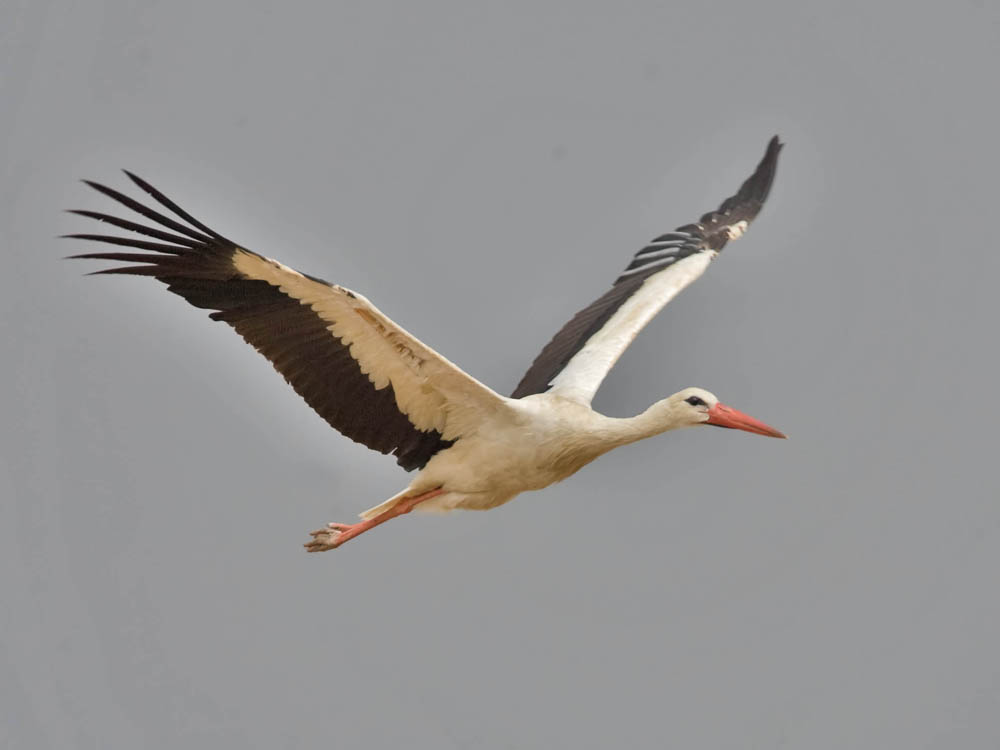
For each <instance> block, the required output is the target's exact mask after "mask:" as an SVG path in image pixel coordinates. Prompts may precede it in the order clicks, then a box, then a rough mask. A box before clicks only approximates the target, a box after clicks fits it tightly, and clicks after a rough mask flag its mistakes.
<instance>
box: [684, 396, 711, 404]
mask: <svg viewBox="0 0 1000 750" xmlns="http://www.w3.org/2000/svg"><path fill="white" fill-rule="evenodd" d="M684 400H685V401H687V402H688V403H689V404H691V406H708V404H706V403H705V402H704V401H702V400H701V399H700V398H698V397H697V396H688V397H687V398H686V399H684Z"/></svg>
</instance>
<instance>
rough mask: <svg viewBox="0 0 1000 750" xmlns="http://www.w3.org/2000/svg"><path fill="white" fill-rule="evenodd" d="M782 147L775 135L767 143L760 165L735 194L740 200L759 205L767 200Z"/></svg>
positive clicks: (782, 144)
mask: <svg viewBox="0 0 1000 750" xmlns="http://www.w3.org/2000/svg"><path fill="white" fill-rule="evenodd" d="M784 147H785V144H784V143H782V142H781V139H780V138H779V137H778V136H777V135H775V136H773V137H772V138H771V140H770V141H768V143H767V149H766V150H765V151H764V156H763V157H762V158H761V160H760V163H759V164H758V165H757V168H756V169H755V170H754V172H753V174H752V175H750V177H749V178H748V179H747V181H746V182H744V183H743V186H742V187H741V188H740V191H739V193H738V194H737V195H738V196H739V197H740V198H747V199H752V200H757V201H759V202H760V203H761V204H763V203H764V201H765V200H767V196H768V193H770V192H771V185H772V184H773V183H774V175H775V174H776V173H777V171H778V154H780V153H781V149H783V148H784ZM758 210H759V209H758Z"/></svg>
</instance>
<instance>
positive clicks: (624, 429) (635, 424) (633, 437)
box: [614, 399, 685, 445]
mask: <svg viewBox="0 0 1000 750" xmlns="http://www.w3.org/2000/svg"><path fill="white" fill-rule="evenodd" d="M614 421H615V423H616V424H615V433H616V438H617V442H618V443H619V444H620V445H627V444H628V443H634V442H636V441H637V440H642V439H644V438H648V437H653V436H654V435H659V434H660V433H661V432H667V431H668V430H675V429H677V428H678V427H684V426H685V425H683V424H680V423H679V420H678V418H677V414H676V413H675V411H674V408H673V404H671V403H670V402H669V401H668V400H667V399H664V400H663V401H657V402H656V403H655V404H653V405H652V406H650V407H649V408H648V409H646V411H644V412H643V413H642V414H638V415H636V416H634V417H629V418H627V419H616V420H614Z"/></svg>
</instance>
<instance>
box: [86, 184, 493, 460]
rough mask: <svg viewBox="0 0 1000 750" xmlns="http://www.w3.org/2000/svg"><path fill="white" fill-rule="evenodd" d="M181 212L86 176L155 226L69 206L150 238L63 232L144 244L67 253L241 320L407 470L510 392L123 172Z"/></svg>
mask: <svg viewBox="0 0 1000 750" xmlns="http://www.w3.org/2000/svg"><path fill="white" fill-rule="evenodd" d="M126 174H128V176H129V177H130V178H131V180H132V181H133V182H134V183H135V184H136V185H137V186H138V187H139V188H141V189H142V190H143V191H145V192H146V193H147V194H148V195H149V196H151V197H152V198H153V199H154V200H155V201H156V202H157V203H159V204H160V205H162V206H164V207H165V208H166V209H168V210H169V211H170V212H172V213H173V214H174V215H176V216H177V217H179V218H180V219H181V220H182V221H176V220H174V219H172V218H170V217H168V216H164V215H163V214H161V213H158V212H157V211H154V210H152V209H150V208H148V207H147V206H144V205H143V204H141V203H139V202H138V201H135V200H133V199H132V198H129V197H128V196H126V195H123V194H122V193H119V192H118V191H116V190H112V189H111V188H107V187H104V186H103V185H99V184H97V183H94V182H87V184H88V185H90V186H91V187H93V188H94V189H95V190H97V191H99V192H101V193H103V194H104V195H106V196H108V197H109V198H112V199H114V200H116V201H118V202H119V203H121V204H123V205H124V206H126V207H128V208H130V209H132V210H133V211H135V212H137V213H139V214H141V215H142V216H144V217H146V218H147V219H149V220H151V221H152V222H155V224H156V225H158V226H147V225H144V224H138V223H135V222H132V221H128V220H125V219H120V218H117V217H115V216H110V215H108V214H103V213H96V212H93V211H74V212H73V213H76V214H80V215H81V216H86V217H89V218H92V219H97V220H99V221H103V222H107V223H108V224H112V225H114V226H116V227H119V228H121V229H125V230H128V231H130V232H134V233H136V234H139V235H144V236H145V237H149V238H152V239H153V240H155V241H150V240H146V239H140V238H139V237H116V236H109V235H103V234H71V235H67V236H69V237H74V238H77V239H84V240H94V241H97V242H105V243H110V244H112V245H124V246H126V247H129V248H135V249H138V250H141V251H144V252H139V253H137V252H95V253H84V254H82V255H74V256H72V257H74V258H98V259H103V260H114V261H124V262H126V263H138V264H140V265H128V266H124V267H115V268H109V269H105V270H103V271H97V272H96V273H105V274H135V275H139V276H153V277H154V278H156V279H157V280H159V281H161V282H163V283H164V284H166V285H167V289H168V290H170V291H171V292H173V293H174V294H178V295H180V296H181V297H183V298H184V299H186V300H187V301H188V302H190V303H191V304H192V305H194V306H196V307H202V308H206V309H209V310H213V311H214V312H212V313H211V315H210V316H209V317H211V318H212V319H213V320H221V321H224V322H226V323H228V324H229V325H230V326H232V327H233V328H235V329H236V331H237V333H239V334H240V335H241V336H242V337H243V338H244V339H245V340H246V341H247V343H249V344H250V345H252V346H253V347H254V348H255V349H257V351H259V352H260V353H261V354H263V355H264V356H265V357H267V358H268V359H269V360H270V361H271V364H272V365H274V368H275V369H276V370H277V371H278V372H280V373H281V374H282V375H283V376H284V377H285V380H287V381H288V382H289V384H291V386H292V387H293V388H294V389H295V390H296V391H297V392H298V394H299V395H300V396H302V397H303V398H304V399H305V400H306V403H308V404H309V405H310V406H311V407H312V408H313V409H314V410H315V411H316V412H317V413H318V414H319V415H320V416H321V417H323V419H325V420H326V421H327V422H328V423H329V424H330V425H331V426H332V427H334V428H336V429H337V430H339V431H340V432H342V433H343V434H344V435H346V436H347V437H349V438H351V439H352V440H355V441H357V442H359V443H363V444H364V445H367V446H368V447H369V448H372V449H374V450H377V451H380V452H382V453H394V454H395V455H396V456H397V461H398V463H399V464H400V465H401V466H403V468H405V469H407V470H410V469H415V468H420V467H422V466H424V464H426V463H427V462H428V461H429V460H430V458H431V456H433V455H434V454H435V453H437V452H438V451H439V450H441V449H443V448H446V447H448V446H450V445H451V444H452V443H453V442H454V441H456V440H458V439H460V438H461V437H462V435H463V434H468V433H469V432H470V431H472V430H474V429H475V428H476V427H477V426H478V424H479V423H480V421H481V420H482V418H483V417H484V416H485V415H487V414H489V413H491V412H494V411H496V410H498V409H503V408H506V407H505V399H504V398H503V397H502V396H499V395H498V394H496V393H494V392H493V391H492V390H491V389H489V388H488V387H486V386H485V385H483V384H482V383H480V382H479V381H477V380H476V379H475V378H473V377H471V376H469V375H467V374H466V373H464V372H463V371H462V370H461V369H459V368H458V367H456V366H455V365H453V364H452V363H451V362H449V361H448V360H447V359H445V358H444V357H442V356H441V355H440V354H438V353H437V352H435V351H433V350H432V349H430V348H429V347H427V346H425V345H424V344H422V343H421V342H420V341H419V340H418V339H417V338H415V337H414V336H412V335H410V334H409V333H407V332H406V331H404V330H403V329H402V328H400V327H399V326H398V325H396V324H395V323H393V322H392V321H391V320H390V319H389V318H388V317H386V316H385V315H383V314H382V313H381V312H379V310H378V309H377V308H376V307H375V306H374V305H372V304H371V303H370V302H369V301H368V300H367V299H365V298H364V297H362V296H361V295H360V294H356V293H354V292H352V291H350V290H348V289H344V288H343V287H340V286H337V285H335V284H328V283H327V282H325V281H323V280H321V279H317V278H314V277H312V276H306V275H304V274H301V273H299V272H298V271H295V270H293V269H291V268H288V267H287V266H284V265H282V264H281V263H279V262H277V261H275V260H271V259H270V258H265V257H264V256H262V255H258V254H257V253H254V252H251V251H250V250H247V249H245V248H243V247H240V246H239V245H237V244H236V243H234V242H232V241H231V240H228V239H226V238H225V237H223V236H222V235H220V234H218V233H217V232H215V231H213V230H211V229H209V228H208V227H207V226H205V225H204V224H202V223H201V222H199V221H198V220H197V219H195V218H194V217H192V216H191V215H190V214H188V213H187V212H185V211H184V210H183V209H181V208H180V207H179V206H177V205H176V204H175V203H174V202H173V201H171V200H170V199H169V198H167V197H166V196H165V195H163V194H162V193H160V192H159V191H158V190H156V189H155V188H153V187H152V186H151V185H149V184H148V183H147V182H145V181H144V180H142V179H140V178H138V177H136V176H135V175H133V174H131V173H128V172H126Z"/></svg>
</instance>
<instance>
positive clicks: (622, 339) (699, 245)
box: [511, 136, 783, 404]
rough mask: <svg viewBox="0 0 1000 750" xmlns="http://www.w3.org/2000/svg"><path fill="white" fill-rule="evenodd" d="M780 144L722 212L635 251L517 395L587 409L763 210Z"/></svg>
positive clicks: (769, 149)
mask: <svg viewBox="0 0 1000 750" xmlns="http://www.w3.org/2000/svg"><path fill="white" fill-rule="evenodd" d="M782 145H783V144H781V143H780V142H779V141H778V136H774V137H773V138H772V139H771V141H770V143H768V145H767V151H766V152H765V153H764V158H763V159H761V161H760V164H758V165H757V169H756V170H755V171H754V173H753V174H752V175H751V176H750V177H749V178H748V179H747V180H746V182H744V183H743V185H742V186H741V187H740V189H739V192H737V193H736V195H734V196H732V197H731V198H727V199H726V200H725V201H724V202H723V203H722V205H721V206H719V208H718V210H716V211H712V212H710V213H707V214H705V215H704V216H702V217H701V219H699V221H698V223H697V224H687V225H685V226H682V227H679V228H678V229H677V230H675V231H673V232H670V233H668V234H664V235H662V236H660V237H657V238H656V239H655V240H653V241H652V242H650V243H649V244H648V245H646V247H644V248H642V250H640V251H639V252H638V253H636V254H635V256H634V257H633V258H632V262H631V263H629V264H628V266H627V267H626V268H625V270H624V271H623V272H622V274H621V275H620V276H619V277H618V278H617V279H615V283H614V285H613V286H612V287H611V289H609V290H608V291H607V292H606V293H605V294H604V295H603V296H602V297H600V298H599V299H598V300H596V301H595V302H593V303H591V304H590V305H589V306H587V307H585V308H584V309H583V310H581V311H580V312H578V313H577V314H576V315H575V316H574V317H573V319H572V320H570V321H569V323H567V324H566V325H565V326H563V328H562V330H561V331H559V333H557V334H556V335H555V336H554V337H553V339H552V340H551V341H550V342H549V343H548V344H547V345H546V346H545V348H544V349H542V352H541V354H539V355H538V357H537V358H536V359H535V361H534V363H533V364H532V365H531V368H530V369H529V370H528V372H527V373H525V375H524V377H523V378H522V379H521V382H520V383H519V384H518V386H517V389H516V390H515V391H514V393H513V394H511V395H512V397H513V398H522V397H524V396H530V395H531V394H533V393H544V392H546V391H549V392H550V393H554V394H558V395H560V396H564V397H565V398H569V399H573V400H575V401H579V402H581V403H585V404H589V403H590V402H591V400H592V399H593V398H594V394H595V393H597V389H598V388H599V387H600V385H601V381H603V380H604V378H605V376H606V375H607V374H608V371H609V370H610V369H611V368H612V367H613V366H614V364H615V362H617V361H618V358H619V357H620V356H621V355H622V352H624V351H625V349H627V348H628V345H629V344H631V343H632V340H633V339H635V337H636V335H638V333H639V331H641V330H642V328H643V327H644V326H645V325H646V324H647V323H648V322H649V321H650V320H652V319H653V317H654V316H655V315H656V314H657V313H658V312H659V311H660V310H661V309H662V308H663V306H664V305H665V304H667V303H668V302H669V301H670V300H671V299H673V298H674V296H675V295H676V294H677V293H678V292H680V291H681V290H682V289H684V288H685V287H686V286H687V285H688V284H690V283H691V282H693V281H694V280H695V279H697V278H698V277H699V276H701V274H702V273H703V272H704V271H705V269H706V268H707V267H708V264H709V263H710V262H711V261H712V259H713V258H714V257H715V256H716V255H718V253H719V251H720V250H722V248H723V247H724V246H725V244H726V243H727V242H728V241H729V240H735V239H737V238H739V237H740V236H742V234H743V232H744V231H746V228H747V226H748V225H749V224H750V222H751V221H753V219H754V217H755V216H757V214H758V213H760V209H761V207H762V206H763V205H764V201H765V200H766V199H767V194H768V193H769V192H770V190H771V183H772V182H773V181H774V172H775V168H776V167H777V163H778V152H779V151H781V147H782Z"/></svg>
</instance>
